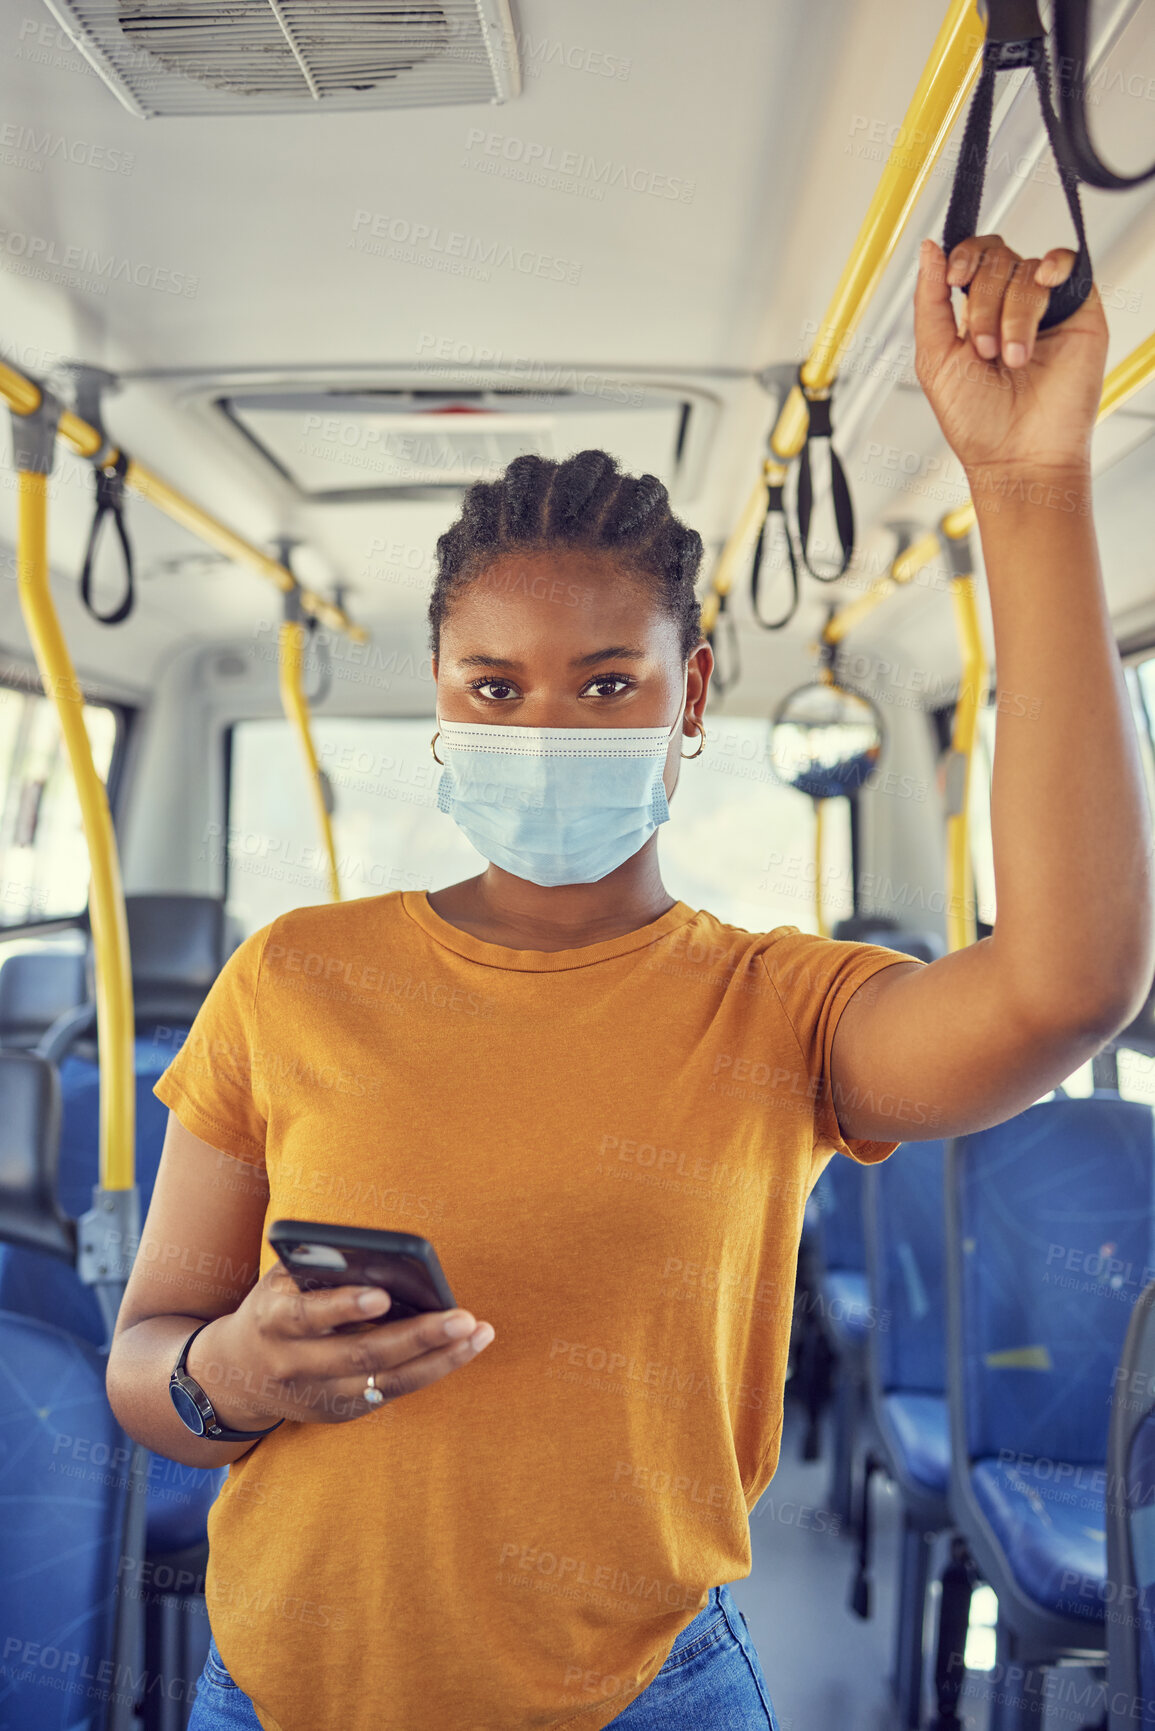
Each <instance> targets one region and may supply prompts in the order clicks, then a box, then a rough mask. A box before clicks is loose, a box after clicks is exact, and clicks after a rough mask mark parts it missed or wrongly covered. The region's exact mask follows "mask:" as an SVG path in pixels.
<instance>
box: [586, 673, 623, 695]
mask: <svg viewBox="0 0 1155 1731" xmlns="http://www.w3.org/2000/svg"><path fill="white" fill-rule="evenodd" d="M632 683H633V681H632V680H629V679H626V678H625V677H624V675H622V674H620V673H602V674H599V675H598V677H597V679H595V680H594V681H593V684H592V685H590V686H587V687H586V689H587V691H592V692H593V694H594V695H595V696H596V697H616V696H617V692H616V691H607V690H605V687H606V686H607V685H616V686H617V687H618V690H621V691H624V690H626V689H628V687H629V686H630V685H631V684H632Z"/></svg>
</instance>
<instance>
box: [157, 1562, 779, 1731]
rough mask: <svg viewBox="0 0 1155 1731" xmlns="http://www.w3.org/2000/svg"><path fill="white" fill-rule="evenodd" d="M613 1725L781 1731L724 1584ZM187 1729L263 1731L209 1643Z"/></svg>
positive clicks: (301, 1730)
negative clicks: (706, 1726) (658, 1669)
mask: <svg viewBox="0 0 1155 1731" xmlns="http://www.w3.org/2000/svg"><path fill="white" fill-rule="evenodd" d="M611 1724H612V1726H613V1727H614V1731H701V1728H702V1726H704V1725H708V1726H709V1727H710V1731H779V1726H778V1721H777V1719H776V1718H775V1717H774V1709H773V1707H772V1706H771V1705H770V1696H769V1694H768V1692H767V1689H766V1679H765V1677H764V1676H763V1675H762V1667H761V1665H760V1664H759V1663H758V1655H757V1653H756V1652H755V1651H754V1643H753V1642H752V1641H751V1639H750V1631H749V1629H748V1628H747V1627H746V1619H745V1617H744V1616H743V1615H742V1613H741V1611H740V1610H739V1609H738V1607H737V1605H735V1603H734V1600H733V1598H732V1597H731V1594H730V1589H729V1587H728V1586H721V1587H711V1589H710V1597H709V1600H708V1602H707V1604H706V1608H705V1610H704V1611H699V1612H698V1615H697V1616H696V1617H695V1618H694V1620H693V1622H692V1623H687V1625H686V1627H685V1628H684V1629H683V1630H682V1632H681V1634H680V1635H679V1636H678V1638H677V1640H676V1641H675V1642H674V1645H673V1648H672V1650H671V1652H670V1656H669V1658H668V1659H667V1660H666V1662H665V1664H664V1665H663V1666H662V1668H661V1670H660V1671H659V1672H658V1674H657V1676H656V1677H655V1678H654V1679H653V1681H652V1682H651V1683H649V1684H648V1685H647V1686H646V1688H645V1689H643V1690H642V1693H641V1694H640V1695H639V1696H637V1697H636V1699H635V1700H633V1701H631V1702H630V1704H629V1706H628V1707H627V1708H625V1710H624V1711H623V1712H621V1713H619V1714H618V1716H617V1718H616V1719H614V1720H612V1721H611ZM188 1731H261V1725H260V1720H259V1719H258V1718H257V1715H256V1710H255V1708H254V1707H253V1704H252V1702H251V1701H250V1700H249V1697H248V1696H247V1695H246V1694H244V1693H243V1691H242V1690H240V1689H239V1688H238V1687H237V1685H236V1684H235V1683H234V1682H233V1680H232V1678H231V1677H230V1676H229V1674H228V1672H227V1671H226V1670H225V1667H224V1662H223V1660H222V1659H221V1656H220V1653H219V1652H218V1651H217V1644H216V1642H215V1641H214V1640H212V1639H211V1638H210V1640H209V1656H208V1658H207V1659H206V1660H205V1668H204V1670H203V1671H202V1672H201V1676H200V1681H199V1682H198V1684H197V1693H196V1700H195V1702H194V1703H193V1710H192V1717H191V1718H190V1719H189V1722H188ZM286 1731H312V1728H311V1727H308V1726H300V1727H298V1726H291V1727H286ZM447 1731H449V1728H448V1727H447ZM607 1731H608V1728H607Z"/></svg>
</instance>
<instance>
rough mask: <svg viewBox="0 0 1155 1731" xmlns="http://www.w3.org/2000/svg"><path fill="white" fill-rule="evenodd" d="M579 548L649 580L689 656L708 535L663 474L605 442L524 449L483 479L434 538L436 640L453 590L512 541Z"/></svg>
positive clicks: (437, 647) (432, 622)
mask: <svg viewBox="0 0 1155 1731" xmlns="http://www.w3.org/2000/svg"><path fill="white" fill-rule="evenodd" d="M550 547H580V548H582V549H585V550H588V551H599V550H600V551H603V552H605V553H607V554H611V555H612V556H613V557H614V558H615V559H616V560H618V561H619V563H620V564H622V565H623V566H625V567H627V568H628V569H629V570H630V571H631V572H634V573H636V574H637V575H638V576H639V577H641V578H642V579H643V580H645V581H646V584H647V587H648V588H649V590H650V593H651V594H652V595H653V596H654V599H655V600H656V601H657V602H658V603H659V605H660V606H662V607H663V608H664V609H665V611H666V612H667V614H668V615H669V616H670V618H671V619H674V620H676V621H677V623H678V626H679V629H680V633H681V654H682V659H683V661H684V660H685V659H686V658H687V657H688V655H689V654H690V651H691V650H692V649H693V648H694V646H695V645H696V644H697V643H700V642H701V639H702V619H701V608H700V606H699V603H698V599H697V596H696V595H695V593H694V583H695V580H696V578H697V575H698V567H699V566H700V564H701V562H702V537H701V536H700V535H699V534H698V532H697V530H696V529H689V528H687V527H686V525H685V524H684V523H682V522H680V521H679V520H678V518H677V517H675V516H674V514H673V512H672V511H671V510H670V496H669V494H668V493H667V492H666V489H665V487H664V486H663V485H662V483H661V481H659V480H658V478H657V476H656V475H637V476H635V475H625V474H623V473H622V471H621V469H620V468H619V467H618V464H617V462H616V460H615V459H614V458H613V457H611V456H610V454H609V452H608V451H596V450H595V451H578V452H576V453H575V455H574V456H572V457H567V458H566V459H565V461H564V462H560V463H559V462H555V461H553V460H552V459H551V458H549V457H538V456H534V455H532V454H530V453H527V454H526V455H524V456H521V457H515V458H514V459H513V462H512V463H510V465H509V467H508V468H507V469H506V470H505V473H504V474H503V475H502V476H501V478H500V479H499V480H497V481H476V482H475V483H474V484H473V486H472V487H470V488H469V490H468V492H467V493H466V495H465V498H464V499H463V501H462V505H461V515H460V516H459V517H458V519H457V521H456V522H455V523H454V524H452V525H451V527H450V528H448V529H447V530H446V531H445V533H444V535H442V536H440V537H439V538H438V542H437V574H436V577H435V579H434V583H433V593H432V595H431V596H430V598H429V646H430V648H431V650H432V651H433V654H434V655H435V656H438V657H439V656H440V652H441V627H442V625H443V624H444V623H445V617H446V614H447V613H448V611H449V605H450V603H451V602H452V600H453V598H454V596H455V595H458V594H460V593H461V591H462V590H463V589H464V588H465V587H466V586H467V585H468V584H469V583H470V582H472V581H473V579H474V578H475V577H477V576H478V575H479V574H480V573H481V572H482V571H483V570H484V569H485V568H486V567H487V566H488V565H490V564H492V563H493V561H494V560H495V559H498V558H500V557H501V555H502V554H504V553H507V552H511V551H513V550H514V549H515V548H521V549H529V548H533V549H543V550H544V549H546V548H550Z"/></svg>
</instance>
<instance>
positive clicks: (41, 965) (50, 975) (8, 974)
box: [0, 950, 84, 1049]
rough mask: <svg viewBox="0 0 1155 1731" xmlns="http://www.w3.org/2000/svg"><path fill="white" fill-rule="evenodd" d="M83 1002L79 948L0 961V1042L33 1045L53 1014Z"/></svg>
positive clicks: (53, 1018)
mask: <svg viewBox="0 0 1155 1731" xmlns="http://www.w3.org/2000/svg"><path fill="white" fill-rule="evenodd" d="M0 954H2V952H0ZM83 1002H84V956H83V955H82V954H81V953H80V952H79V951H77V953H76V954H74V955H67V954H64V955H62V954H60V953H59V952H56V953H54V952H52V951H45V950H41V951H39V952H32V953H28V952H23V953H21V954H20V955H16V956H9V957H8V958H7V959H6V960H5V961H3V962H0V1046H5V1047H22V1048H24V1049H27V1048H28V1047H31V1046H34V1045H35V1044H36V1042H37V1040H39V1038H40V1036H41V1035H42V1034H43V1033H44V1031H45V1030H46V1029H47V1028H50V1027H51V1026H52V1023H53V1022H54V1021H55V1020H56V1018H57V1016H62V1015H63V1014H64V1012H65V1011H66V1010H71V1009H73V1008H74V1007H75V1005H77V1004H82V1003H83Z"/></svg>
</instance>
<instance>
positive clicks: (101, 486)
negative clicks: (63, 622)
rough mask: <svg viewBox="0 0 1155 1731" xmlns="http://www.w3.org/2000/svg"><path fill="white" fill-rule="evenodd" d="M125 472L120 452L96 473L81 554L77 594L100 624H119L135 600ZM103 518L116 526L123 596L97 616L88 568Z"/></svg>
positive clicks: (125, 460)
mask: <svg viewBox="0 0 1155 1731" xmlns="http://www.w3.org/2000/svg"><path fill="white" fill-rule="evenodd" d="M127 469H128V458H127V457H126V456H125V454H124V452H123V451H118V452H117V454H116V461H115V462H114V464H113V466H112V468H111V469H97V470H96V512H95V515H94V516H93V519H92V527H91V529H90V530H89V531H88V546H87V547H86V548H85V551H84V569H83V570H82V571H81V573H80V594H81V598H82V600H83V602H84V605H85V606H86V607H87V608H88V611H89V612H90V613H91V614H92V617H93V618H94V619H97V620H99V622H100V623H101V625H120V624H123V622H124V620H126V619H127V618H128V616H129V614H130V613H131V612H132V609H133V604H134V602H135V600H136V593H135V586H134V576H133V568H132V547H131V546H130V544H129V539H128V530H127V529H126V527H125V523H124V477H125V472H126V471H127ZM107 516H110V517H111V518H112V520H113V522H114V523H115V524H116V532H117V534H118V535H119V537H120V545H121V550H122V551H123V553H124V597H123V599H122V600H121V602H120V604H119V605H118V606H116V607H113V608H112V609H111V611H109V612H108V613H101V612H100V611H99V610H98V608H97V607H96V606H95V604H94V602H93V599H92V567H93V564H94V563H95V559H96V547H97V542H98V540H99V538H100V528H101V524H102V523H103V522H104V519H105V517H107Z"/></svg>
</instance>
